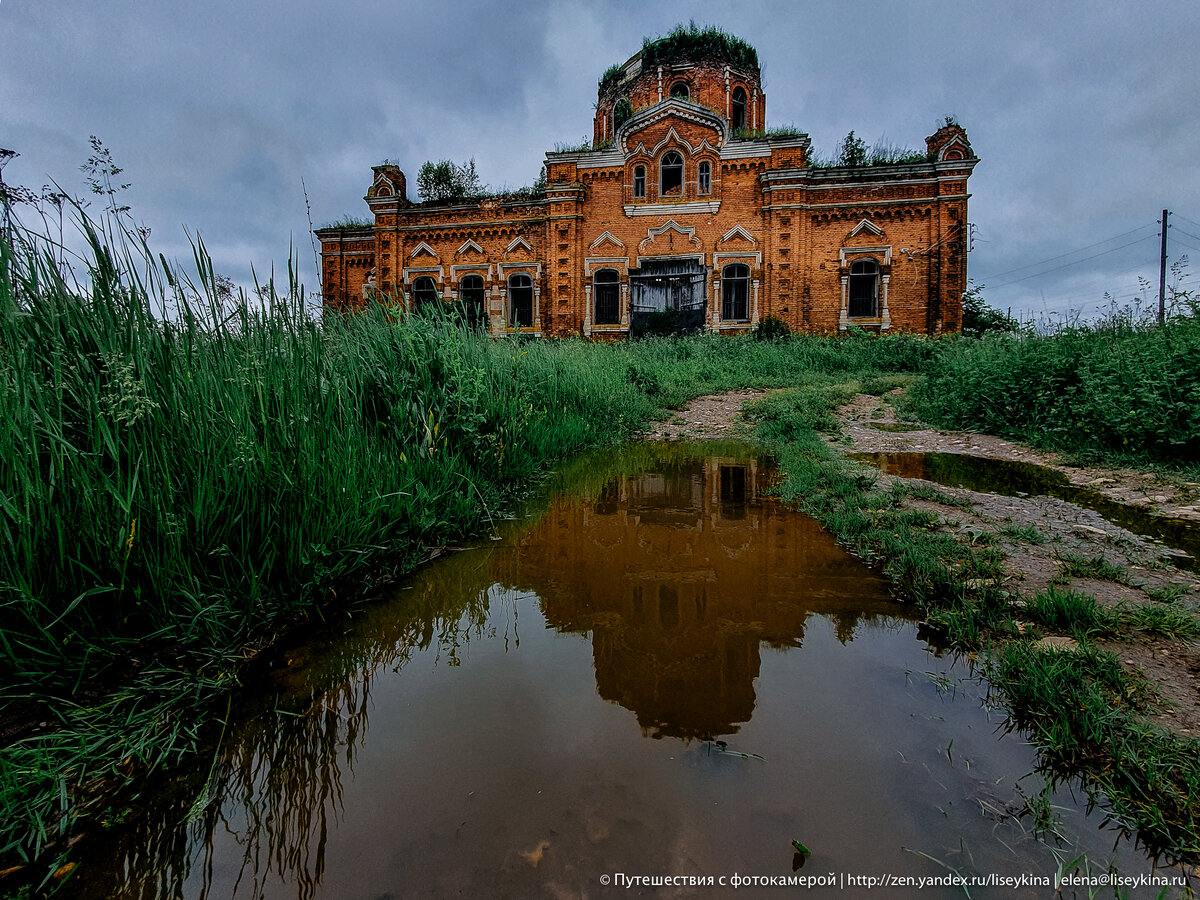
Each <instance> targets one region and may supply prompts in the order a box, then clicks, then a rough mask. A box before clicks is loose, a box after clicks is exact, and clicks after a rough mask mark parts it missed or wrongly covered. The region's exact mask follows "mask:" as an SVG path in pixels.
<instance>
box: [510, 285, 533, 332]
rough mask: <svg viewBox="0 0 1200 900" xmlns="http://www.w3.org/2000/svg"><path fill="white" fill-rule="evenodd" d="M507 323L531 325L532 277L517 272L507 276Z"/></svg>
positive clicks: (524, 326)
mask: <svg viewBox="0 0 1200 900" xmlns="http://www.w3.org/2000/svg"><path fill="white" fill-rule="evenodd" d="M508 324H509V325H511V326H512V327H513V328H532V327H533V279H532V278H530V277H529V276H528V275H525V274H522V273H519V272H518V273H517V274H516V275H510V276H509V277H508Z"/></svg>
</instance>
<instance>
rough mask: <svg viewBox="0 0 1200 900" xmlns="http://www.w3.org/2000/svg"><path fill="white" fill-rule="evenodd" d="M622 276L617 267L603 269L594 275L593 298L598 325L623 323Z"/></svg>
mask: <svg viewBox="0 0 1200 900" xmlns="http://www.w3.org/2000/svg"><path fill="white" fill-rule="evenodd" d="M620 291H621V276H620V275H619V274H618V273H617V270H616V269H601V270H600V271H599V272H597V273H596V274H595V275H594V276H593V277H592V299H593V302H594V304H595V311H594V312H593V313H592V322H593V323H594V324H596V325H620V324H621V295H620Z"/></svg>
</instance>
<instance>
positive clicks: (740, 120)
mask: <svg viewBox="0 0 1200 900" xmlns="http://www.w3.org/2000/svg"><path fill="white" fill-rule="evenodd" d="M729 125H730V127H731V128H732V129H733V130H734V131H741V130H742V129H743V128H745V127H746V89H745V88H744V87H740V86H739V87H735V88H734V89H733V110H732V115H731V116H730V119H729Z"/></svg>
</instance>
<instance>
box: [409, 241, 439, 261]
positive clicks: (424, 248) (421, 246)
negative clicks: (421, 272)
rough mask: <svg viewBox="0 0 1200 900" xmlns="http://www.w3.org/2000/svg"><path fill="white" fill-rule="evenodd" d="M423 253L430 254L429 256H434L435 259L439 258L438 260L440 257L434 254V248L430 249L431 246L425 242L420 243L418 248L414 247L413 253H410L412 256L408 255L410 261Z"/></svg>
mask: <svg viewBox="0 0 1200 900" xmlns="http://www.w3.org/2000/svg"><path fill="white" fill-rule="evenodd" d="M422 253H428V254H429V255H430V256H432V257H433V258H434V259H437V258H438V255H437V254H436V253H434V252H433V248H432V247H430V246H429V245H428V244H427V243H425V242H424V241H421V243H419V244H417V246H415V247H413V252H412V253H410V254H408V258H409V259H414V258H416V257H418V256H420V255H421V254H422Z"/></svg>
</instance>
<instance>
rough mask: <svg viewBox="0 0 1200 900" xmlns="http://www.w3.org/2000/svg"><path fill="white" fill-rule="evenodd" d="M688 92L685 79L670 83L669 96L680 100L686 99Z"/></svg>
mask: <svg viewBox="0 0 1200 900" xmlns="http://www.w3.org/2000/svg"><path fill="white" fill-rule="evenodd" d="M689 95H690V92H689V91H688V86H687V82H686V81H677V82H675V83H674V84H673V85H671V96H672V97H678V98H679V99H680V100H686V99H688V96H689Z"/></svg>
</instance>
